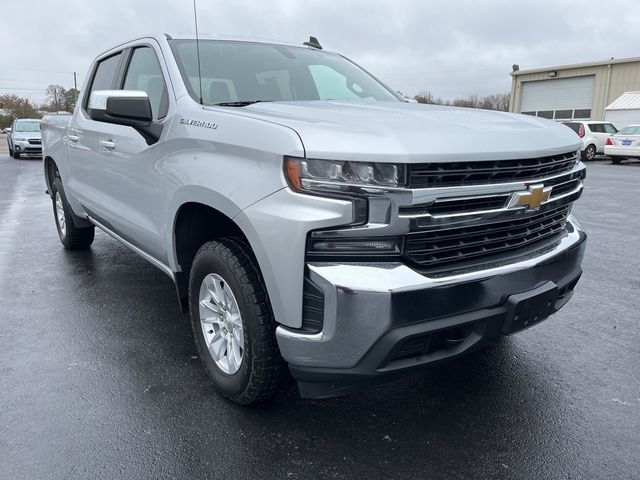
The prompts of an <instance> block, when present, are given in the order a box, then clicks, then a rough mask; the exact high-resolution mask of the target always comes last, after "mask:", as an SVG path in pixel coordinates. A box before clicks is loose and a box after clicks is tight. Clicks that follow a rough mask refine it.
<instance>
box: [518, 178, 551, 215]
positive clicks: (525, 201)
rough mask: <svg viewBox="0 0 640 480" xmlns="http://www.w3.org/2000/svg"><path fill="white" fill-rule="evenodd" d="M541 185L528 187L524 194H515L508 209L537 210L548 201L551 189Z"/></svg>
mask: <svg viewBox="0 0 640 480" xmlns="http://www.w3.org/2000/svg"><path fill="white" fill-rule="evenodd" d="M552 188H553V187H552V186H551V187H545V186H544V185H543V184H538V185H530V186H529V188H528V189H527V190H525V191H524V192H515V193H514V194H513V195H512V196H511V200H509V205H508V206H509V208H514V207H527V210H538V209H539V208H540V206H541V205H542V204H543V203H545V202H546V201H547V200H549V197H550V196H551V189H552Z"/></svg>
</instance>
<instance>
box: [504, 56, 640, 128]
mask: <svg viewBox="0 0 640 480" xmlns="http://www.w3.org/2000/svg"><path fill="white" fill-rule="evenodd" d="M511 76H512V80H511V100H510V102H509V111H510V112H518V113H526V114H529V115H537V116H539V117H544V118H552V119H556V120H571V119H576V120H578V119H581V120H603V119H604V109H605V107H606V106H607V105H609V104H610V103H611V102H612V101H613V100H615V99H616V98H617V97H619V96H620V95H621V94H622V93H624V92H628V91H634V90H640V57H635V58H621V59H617V60H605V61H602V62H591V63H579V64H575V65H561V66H557V67H548V68H536V69H532V70H518V69H517V65H514V71H512V72H511Z"/></svg>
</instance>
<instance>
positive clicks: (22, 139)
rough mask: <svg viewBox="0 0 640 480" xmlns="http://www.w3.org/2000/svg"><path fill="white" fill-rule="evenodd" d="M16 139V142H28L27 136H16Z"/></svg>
mask: <svg viewBox="0 0 640 480" xmlns="http://www.w3.org/2000/svg"><path fill="white" fill-rule="evenodd" d="M15 141H16V142H26V141H27V139H26V138H22V137H16V138H15Z"/></svg>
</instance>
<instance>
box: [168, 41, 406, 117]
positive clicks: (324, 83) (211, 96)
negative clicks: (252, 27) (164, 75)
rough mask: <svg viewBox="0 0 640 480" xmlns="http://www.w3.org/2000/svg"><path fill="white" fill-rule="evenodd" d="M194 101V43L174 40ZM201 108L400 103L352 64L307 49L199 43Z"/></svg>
mask: <svg viewBox="0 0 640 480" xmlns="http://www.w3.org/2000/svg"><path fill="white" fill-rule="evenodd" d="M170 44H171V48H172V50H173V54H174V56H175V57H176V60H177V62H178V66H179V67H180V71H181V73H182V77H183V79H184V82H185V84H186V85H187V88H188V89H189V93H190V94H191V96H192V97H193V98H194V99H195V100H196V101H198V100H199V96H200V87H199V83H198V64H197V56H196V42H195V40H170ZM200 62H201V71H202V103H204V104H205V105H215V104H220V103H231V102H254V101H302V100H338V101H348V102H361V101H399V100H400V98H399V96H397V95H396V94H395V93H393V92H392V91H391V90H390V89H388V88H387V87H385V86H384V85H382V84H381V83H380V82H379V81H377V80H376V79H375V78H373V77H372V76H371V75H369V74H368V73H367V72H365V71H364V70H362V69H361V68H359V67H358V66H356V65H355V64H353V63H351V62H350V61H349V60H347V59H345V58H343V57H341V56H340V55H336V54H334V53H328V52H323V51H322V50H314V49H310V48H303V47H289V46H283V45H271V44H261V43H251V42H228V41H219V40H201V41H200Z"/></svg>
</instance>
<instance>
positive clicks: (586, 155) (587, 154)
mask: <svg viewBox="0 0 640 480" xmlns="http://www.w3.org/2000/svg"><path fill="white" fill-rule="evenodd" d="M594 158H596V146H595V145H593V144H591V145H588V146H587V148H585V149H584V150H583V151H582V159H583V160H593V159H594Z"/></svg>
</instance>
